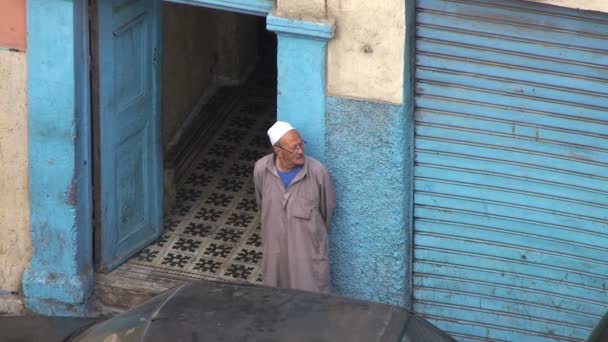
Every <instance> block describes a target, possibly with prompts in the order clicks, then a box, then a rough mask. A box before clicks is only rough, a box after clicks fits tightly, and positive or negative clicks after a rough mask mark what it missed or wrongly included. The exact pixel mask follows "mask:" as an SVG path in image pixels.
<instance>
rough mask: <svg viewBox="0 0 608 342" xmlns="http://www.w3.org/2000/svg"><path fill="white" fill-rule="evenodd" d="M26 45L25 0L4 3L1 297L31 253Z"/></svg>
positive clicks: (0, 29) (0, 21)
mask: <svg viewBox="0 0 608 342" xmlns="http://www.w3.org/2000/svg"><path fill="white" fill-rule="evenodd" d="M25 46H26V40H25V0H9V1H2V2H0V234H2V238H0V295H1V294H2V291H5V292H6V291H8V292H9V293H10V292H17V291H19V290H20V288H21V275H22V273H23V271H24V270H25V268H26V267H27V265H28V264H29V261H30V257H31V240H30V229H29V215H30V212H29V195H28V192H29V189H28V129H27V64H26V53H25V51H23V49H24V48H25ZM8 48H10V49H11V50H8Z"/></svg>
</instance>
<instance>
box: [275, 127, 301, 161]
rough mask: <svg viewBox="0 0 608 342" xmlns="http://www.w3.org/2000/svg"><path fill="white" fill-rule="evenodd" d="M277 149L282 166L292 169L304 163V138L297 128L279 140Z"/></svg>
mask: <svg viewBox="0 0 608 342" xmlns="http://www.w3.org/2000/svg"><path fill="white" fill-rule="evenodd" d="M275 151H276V153H277V158H279V159H280V162H281V164H282V166H283V167H285V168H287V169H291V168H293V167H295V166H296V165H304V140H302V137H301V136H300V133H298V131H296V130H295V129H294V130H291V131H289V132H287V133H286V134H285V135H284V136H283V137H282V138H281V140H279V143H278V147H275Z"/></svg>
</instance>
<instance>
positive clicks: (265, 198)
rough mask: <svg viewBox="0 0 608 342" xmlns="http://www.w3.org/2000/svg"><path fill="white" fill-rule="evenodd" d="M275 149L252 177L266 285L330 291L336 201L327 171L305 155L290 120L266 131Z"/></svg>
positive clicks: (263, 160)
mask: <svg viewBox="0 0 608 342" xmlns="http://www.w3.org/2000/svg"><path fill="white" fill-rule="evenodd" d="M268 137H269V138H270V143H271V145H272V149H273V153H272V154H269V155H267V156H265V157H263V158H261V159H260V160H258V161H257V162H256V163H255V168H254V170H253V181H254V184H255V195H256V200H257V203H258V208H259V210H260V214H261V219H262V244H263V248H264V257H263V260H262V280H263V283H264V284H265V285H269V286H275V287H282V288H292V289H300V290H307V291H314V292H322V293H329V292H330V290H331V285H330V276H329V260H328V241H327V230H328V228H329V224H330V222H331V217H332V214H333V211H334V208H335V205H336V197H335V193H334V189H333V185H332V182H331V179H330V176H329V173H328V172H327V169H325V167H324V166H323V165H322V164H321V163H320V162H319V161H317V160H316V159H314V158H311V157H308V156H305V155H304V144H306V142H305V141H304V140H302V137H301V136H300V134H299V133H298V131H296V130H295V129H294V128H293V127H292V126H291V125H290V124H289V123H287V122H283V121H277V122H276V123H275V124H274V125H272V127H270V129H268Z"/></svg>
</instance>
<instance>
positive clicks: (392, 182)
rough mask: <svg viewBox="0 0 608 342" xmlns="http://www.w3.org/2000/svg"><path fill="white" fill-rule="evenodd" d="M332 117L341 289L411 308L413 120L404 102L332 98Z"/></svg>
mask: <svg viewBox="0 0 608 342" xmlns="http://www.w3.org/2000/svg"><path fill="white" fill-rule="evenodd" d="M326 119H327V120H326V127H325V129H326V130H327V138H326V165H327V168H328V169H329V171H330V173H331V175H332V178H333V181H334V184H335V187H336V192H337V195H338V207H337V209H336V215H335V218H334V222H333V226H332V231H331V236H330V241H331V261H332V268H333V270H332V272H333V285H334V287H335V290H336V292H338V293H340V294H342V295H347V296H354V297H358V298H365V299H369V300H374V301H379V302H384V303H390V304H396V305H400V306H409V302H410V300H409V297H410V296H409V282H410V279H409V274H410V270H409V250H410V248H409V246H410V243H411V241H410V226H411V215H410V212H411V181H410V179H411V172H412V169H411V166H410V165H411V152H410V151H411V148H412V145H411V144H412V134H413V131H412V129H411V128H412V126H411V124H412V123H411V120H409V116H406V115H405V113H404V107H403V106H400V105H392V104H385V103H373V102H367V101H360V100H353V99H345V98H338V97H329V98H327V113H326Z"/></svg>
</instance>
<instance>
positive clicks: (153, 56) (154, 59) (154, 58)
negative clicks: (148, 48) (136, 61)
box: [152, 48, 158, 64]
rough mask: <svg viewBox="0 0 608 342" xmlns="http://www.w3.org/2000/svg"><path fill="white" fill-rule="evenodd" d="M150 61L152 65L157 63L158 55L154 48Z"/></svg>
mask: <svg viewBox="0 0 608 342" xmlns="http://www.w3.org/2000/svg"><path fill="white" fill-rule="evenodd" d="M152 61H153V63H154V64H157V63H158V53H157V52H156V48H154V52H153V55H152Z"/></svg>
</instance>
